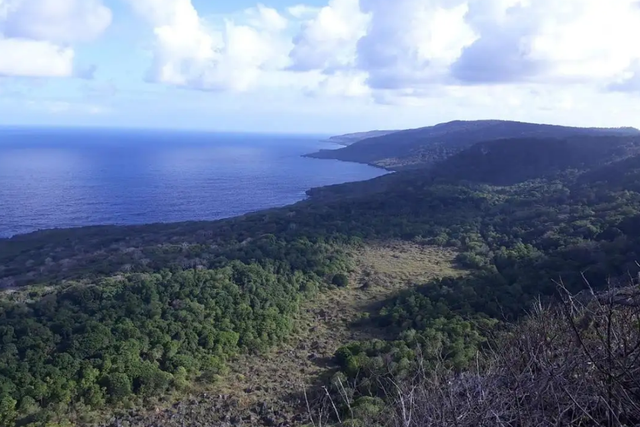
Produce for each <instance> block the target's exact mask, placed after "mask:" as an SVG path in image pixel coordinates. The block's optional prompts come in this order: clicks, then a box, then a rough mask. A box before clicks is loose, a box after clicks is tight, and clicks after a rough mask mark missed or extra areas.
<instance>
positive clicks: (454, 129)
mask: <svg viewBox="0 0 640 427" xmlns="http://www.w3.org/2000/svg"><path fill="white" fill-rule="evenodd" d="M374 132H387V131H374ZM354 135H358V136H353V137H351V138H352V140H353V139H357V138H360V137H364V136H366V137H364V138H363V139H357V140H356V141H355V142H352V143H351V144H350V145H348V146H346V147H344V148H340V149H337V150H321V151H319V152H317V153H312V154H309V155H308V156H309V157H314V158H319V159H337V160H343V161H351V162H357V163H366V164H370V165H373V166H378V167H383V168H386V169H389V170H401V169H412V168H421V167H426V166H431V165H433V164H435V163H437V162H440V161H442V160H444V159H446V158H448V157H450V156H451V155H453V154H456V153H458V152H460V151H462V150H464V149H465V148H468V147H470V146H472V145H474V144H476V143H478V142H483V141H491V140H496V139H505V138H558V139H563V138H567V137H572V136H611V135H616V136H640V131H639V130H638V129H635V128H633V127H619V128H596V127H591V128H581V127H569V126H559V125H549V124H536V123H526V122H516V121H505V120H475V121H463V120H455V121H451V122H447V123H440V124H437V125H435V126H428V127H423V128H418V129H408V130H402V131H396V132H392V131H389V133H385V134H377V135H376V134H375V133H370V135H367V132H361V133H359V134H354ZM372 135H375V136H372ZM340 137H343V138H344V137H345V136H340ZM340 137H336V138H340Z"/></svg>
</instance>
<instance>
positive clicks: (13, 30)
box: [0, 0, 640, 133]
mask: <svg viewBox="0 0 640 427" xmlns="http://www.w3.org/2000/svg"><path fill="white" fill-rule="evenodd" d="M638 39H640V6H638V2H637V1H635V0H608V1H606V2H604V1H602V0H563V1H562V2H559V1H558V0H536V1H529V0H394V1H389V0H308V1H304V0H303V2H302V3H301V2H295V1H287V0H277V1H264V2H262V3H256V2H253V1H248V0H236V1H233V2H231V1H211V0H209V1H205V0H191V1H190V0H0V125H64V126H69V125H72V126H116V127H158V128H197V129H213V130H232V131H242V130H246V131H268V132H295V133H299V132H308V133H340V132H350V131H359V130H368V129H380V128H407V127H418V126H424V125H430V124H434V123H437V122H442V121H447V120H454V119H484V118H500V119H515V120H525V121H537V122H547V123H558V124H569V125H587V126H624V125H630V126H640V97H639V94H640V47H639V45H638V43H637V40H638Z"/></svg>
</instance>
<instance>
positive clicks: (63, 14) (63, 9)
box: [0, 0, 111, 77]
mask: <svg viewBox="0 0 640 427" xmlns="http://www.w3.org/2000/svg"><path fill="white" fill-rule="evenodd" d="M110 23H111V11H110V10H109V9H108V8H107V7H105V6H104V5H103V4H102V2H101V1H100V0H0V53H1V54H0V75H7V76H26V77H69V76H81V77H91V76H92V74H93V71H95V69H94V67H90V68H89V69H85V70H78V71H76V70H75V69H74V56H75V55H74V50H73V47H72V46H73V45H74V44H75V43H80V42H88V41H91V40H93V39H95V38H96V37H98V36H99V35H100V34H102V33H103V32H104V30H105V29H106V28H107V27H108V26H109V25H110Z"/></svg>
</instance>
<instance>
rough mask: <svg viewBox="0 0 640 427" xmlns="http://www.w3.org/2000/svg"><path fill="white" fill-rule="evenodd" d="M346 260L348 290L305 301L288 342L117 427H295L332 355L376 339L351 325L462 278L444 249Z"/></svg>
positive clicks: (381, 249)
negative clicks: (438, 282) (421, 288)
mask: <svg viewBox="0 0 640 427" xmlns="http://www.w3.org/2000/svg"><path fill="white" fill-rule="evenodd" d="M352 255H353V257H354V260H355V268H354V271H353V272H352V273H351V274H350V277H349V286H348V287H346V288H340V289H333V290H330V291H326V292H320V293H318V294H317V295H316V296H315V297H314V298H313V299H311V300H308V301H304V302H303V303H302V306H301V310H300V313H299V314H298V316H297V318H296V331H295V333H294V334H293V335H292V336H291V338H290V340H289V341H288V342H287V343H285V344H283V345H281V346H279V347H278V348H277V349H276V350H274V351H272V352H269V353H267V354H263V355H260V356H243V357H241V358H239V359H238V360H236V361H234V362H233V363H230V365H231V366H232V369H231V372H230V373H229V374H228V375H226V376H225V377H224V378H222V380H221V381H220V382H219V383H218V384H215V385H210V386H206V387H205V386H202V387H204V388H203V389H202V390H201V391H200V392H198V393H197V394H194V395H193V396H192V397H190V398H188V399H183V400H182V401H180V402H178V403H176V404H174V405H173V406H172V407H171V408H167V409H164V410H159V411H156V412H154V413H146V414H141V413H138V414H135V415H132V414H130V415H129V416H127V417H124V420H121V421H119V422H120V424H119V425H120V426H140V427H142V426H152V425H163V426H168V427H171V426H181V425H189V426H200V425H202V426H205V425H265V426H269V425H274V426H276V425H278V426H290V425H301V424H303V423H304V422H305V420H304V416H303V415H300V412H301V411H300V410H299V407H300V405H302V404H303V402H301V401H300V395H301V393H302V391H303V390H304V389H305V387H307V386H310V385H313V384H314V383H315V382H318V381H319V379H321V378H322V377H323V375H326V374H327V373H329V372H331V369H332V368H333V365H332V358H333V355H334V353H335V351H336V350H337V349H338V348H339V347H340V346H341V345H344V344H345V343H348V342H350V341H354V340H360V339H366V338H371V337H372V336H375V335H376V334H379V333H380V332H381V331H379V330H372V329H371V328H363V327H356V326H354V322H356V321H357V320H359V319H360V318H361V317H362V316H363V315H365V316H366V315H367V310H371V307H375V306H376V304H377V303H380V302H383V301H385V300H386V299H388V298H390V297H392V296H393V295H394V294H396V293H397V292H398V291H400V290H402V289H406V288H408V287H411V286H415V285H418V284H421V283H424V282H426V281H429V280H431V279H434V278H437V277H445V276H453V275H460V274H462V272H461V271H460V270H457V269H455V268H454V266H453V259H454V257H455V255H456V254H455V252H453V251H451V250H447V249H443V248H435V247H429V246H422V245H417V244H412V243H408V242H396V241H394V242H386V243H380V244H369V245H367V246H365V247H363V248H361V249H359V250H357V251H354V252H353V253H352ZM205 388H206V390H205ZM232 414H242V416H235V417H234V416H233V415H232ZM214 421H215V422H214ZM212 423H213V424H212ZM116 425H118V424H115V423H111V424H109V426H116Z"/></svg>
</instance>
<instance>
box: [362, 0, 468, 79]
mask: <svg viewBox="0 0 640 427" xmlns="http://www.w3.org/2000/svg"><path fill="white" fill-rule="evenodd" d="M361 7H362V10H363V11H364V12H366V13H370V14H371V16H372V23H371V27H370V28H369V31H368V32H367V34H366V35H365V36H364V37H362V38H361V39H360V40H359V41H358V67H359V68H360V69H361V70H363V71H367V72H368V73H369V76H370V77H369V84H370V85H371V87H373V88H377V89H401V88H403V87H408V86H412V87H413V86H416V85H420V84H425V83H430V82H433V81H436V80H441V79H443V78H444V77H445V76H446V74H447V71H448V67H449V65H450V64H451V63H452V62H453V61H454V60H455V59H456V58H457V57H458V56H459V55H460V53H461V51H462V49H463V48H464V47H465V46H467V45H469V44H470V43H471V42H473V41H474V39H475V38H476V36H475V35H474V33H473V32H472V31H471V30H470V28H469V27H468V25H467V24H466V23H465V21H464V18H465V15H466V14H467V8H468V6H467V4H466V3H464V2H461V1H452V0H440V1H438V0H432V1H423V0H397V1H394V2H389V1H384V0H361Z"/></svg>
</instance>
